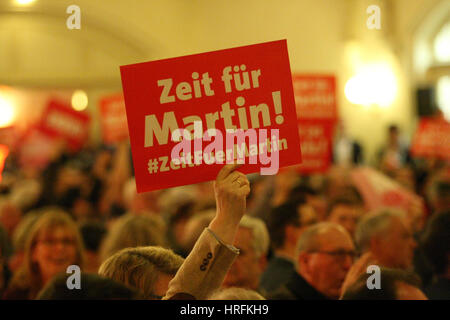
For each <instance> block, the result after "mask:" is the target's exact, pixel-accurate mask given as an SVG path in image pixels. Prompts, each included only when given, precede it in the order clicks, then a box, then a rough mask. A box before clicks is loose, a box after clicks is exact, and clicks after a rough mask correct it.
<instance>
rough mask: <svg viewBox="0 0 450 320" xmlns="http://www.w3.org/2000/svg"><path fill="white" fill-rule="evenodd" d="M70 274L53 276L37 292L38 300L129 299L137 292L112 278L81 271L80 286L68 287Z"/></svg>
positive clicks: (135, 296)
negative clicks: (78, 287)
mask: <svg viewBox="0 0 450 320" xmlns="http://www.w3.org/2000/svg"><path fill="white" fill-rule="evenodd" d="M70 276H71V275H70V274H65V273H61V274H59V275H57V276H56V277H54V278H53V279H52V280H51V281H50V282H49V283H48V284H47V285H46V286H45V287H44V288H43V289H42V290H41V292H40V293H39V295H38V297H37V299H38V300H131V299H139V298H140V296H139V294H138V293H137V292H136V291H134V290H132V289H130V288H128V287H126V286H125V285H123V284H121V283H118V282H116V281H114V280H112V279H107V278H103V277H101V276H99V275H97V274H89V273H81V275H80V277H81V279H80V284H81V288H80V289H77V288H74V289H69V288H68V286H67V279H68V278H69V277H70Z"/></svg>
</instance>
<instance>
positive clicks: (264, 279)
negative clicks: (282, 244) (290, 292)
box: [259, 256, 295, 295]
mask: <svg viewBox="0 0 450 320" xmlns="http://www.w3.org/2000/svg"><path fill="white" fill-rule="evenodd" d="M293 273H295V268H294V264H293V263H292V261H290V260H288V259H285V258H282V257H278V256H274V257H273V258H272V259H270V261H269V264H268V265H267V268H266V270H265V271H264V273H263V274H262V276H261V280H260V284H259V291H260V292H262V293H264V295H268V294H269V295H270V294H271V293H273V292H275V291H276V290H277V289H278V288H280V287H281V286H282V285H283V284H285V283H287V282H288V281H289V280H290V278H291V276H292V274H293Z"/></svg>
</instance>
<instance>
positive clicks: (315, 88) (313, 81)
mask: <svg viewBox="0 0 450 320" xmlns="http://www.w3.org/2000/svg"><path fill="white" fill-rule="evenodd" d="M292 81H293V86H294V94H295V105H296V108H297V115H298V117H299V118H301V119H306V118H308V119H310V118H314V119H334V120H335V119H337V108H336V78H335V77H334V76H331V75H303V74H295V75H294V76H293V77H292Z"/></svg>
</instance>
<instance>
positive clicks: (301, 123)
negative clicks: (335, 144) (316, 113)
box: [298, 119, 333, 174]
mask: <svg viewBox="0 0 450 320" xmlns="http://www.w3.org/2000/svg"><path fill="white" fill-rule="evenodd" d="M298 127H299V134H300V141H301V143H300V144H301V149H302V164H301V165H299V166H298V170H299V172H301V173H305V174H311V173H323V172H326V171H327V170H328V168H329V166H330V164H331V152H332V136H333V122H332V121H330V120H321V119H302V120H298Z"/></svg>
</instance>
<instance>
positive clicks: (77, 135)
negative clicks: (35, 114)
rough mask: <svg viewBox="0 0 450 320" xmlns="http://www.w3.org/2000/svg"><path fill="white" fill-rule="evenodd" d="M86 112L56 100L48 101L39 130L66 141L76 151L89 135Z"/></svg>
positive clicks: (88, 118) (88, 119)
mask: <svg viewBox="0 0 450 320" xmlns="http://www.w3.org/2000/svg"><path fill="white" fill-rule="evenodd" d="M89 121H90V117H89V115H88V114H86V113H83V112H79V111H75V110H73V109H72V108H71V107H70V106H68V105H65V104H63V103H61V102H58V101H50V102H49V104H48V106H47V109H46V110H45V111H44V113H43V115H42V119H41V123H40V127H41V130H42V131H43V132H45V133H46V134H48V135H50V136H54V137H61V138H64V139H65V140H66V141H67V144H68V147H69V148H70V149H71V150H72V151H76V150H78V149H80V148H81V147H82V145H83V144H84V143H85V141H86V140H87V138H88V135H89Z"/></svg>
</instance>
